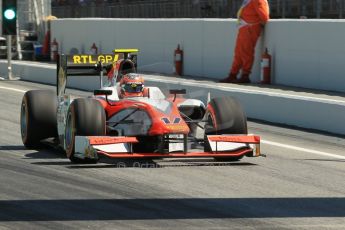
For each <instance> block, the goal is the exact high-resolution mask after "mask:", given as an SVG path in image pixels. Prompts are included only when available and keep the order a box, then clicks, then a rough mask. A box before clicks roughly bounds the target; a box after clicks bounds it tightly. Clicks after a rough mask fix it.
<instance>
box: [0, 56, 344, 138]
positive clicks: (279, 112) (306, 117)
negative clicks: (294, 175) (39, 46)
mask: <svg viewBox="0 0 345 230" xmlns="http://www.w3.org/2000/svg"><path fill="white" fill-rule="evenodd" d="M6 67H7V63H6V61H5V60H0V76H6V74H7V69H6ZM13 74H14V75H15V76H17V77H21V79H23V80H28V81H33V82H41V83H46V84H52V85H56V66H55V65H52V64H45V63H33V62H22V61H14V62H13ZM98 84H99V80H98V78H97V77H94V76H92V77H90V76H89V77H70V78H69V80H68V86H70V87H73V88H78V89H84V90H90V89H95V88H96V86H97V85H98ZM145 85H146V86H157V87H159V88H161V89H162V90H163V91H164V90H167V89H183V88H184V89H187V98H196V99H200V100H203V101H204V102H205V103H206V98H207V94H208V92H210V93H211V97H212V98H214V97H224V96H233V97H235V98H237V99H238V100H239V101H240V103H241V105H242V106H243V108H244V110H245V112H246V114H247V116H248V117H249V118H255V119H260V120H263V121H269V122H274V123H281V124H286V125H292V126H298V127H303V128H310V129H316V130H322V131H326V132H331V133H336V134H341V135H345V126H344V125H342V124H343V123H344V117H345V101H342V100H340V99H332V98H328V99H327V98H321V97H320V98H318V97H314V96H310V95H304V94H301V93H300V94H293V93H286V92H285V93H284V92H281V91H274V90H272V89H268V88H260V87H252V88H248V87H234V86H232V85H226V86H225V85H224V84H220V83H218V84H212V82H210V81H195V80H189V79H184V80H183V81H181V78H176V77H162V76H158V75H145Z"/></svg>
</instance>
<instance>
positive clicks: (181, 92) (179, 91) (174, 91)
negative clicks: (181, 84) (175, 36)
mask: <svg viewBox="0 0 345 230" xmlns="http://www.w3.org/2000/svg"><path fill="white" fill-rule="evenodd" d="M169 93H170V94H175V95H176V94H186V89H171V90H169Z"/></svg>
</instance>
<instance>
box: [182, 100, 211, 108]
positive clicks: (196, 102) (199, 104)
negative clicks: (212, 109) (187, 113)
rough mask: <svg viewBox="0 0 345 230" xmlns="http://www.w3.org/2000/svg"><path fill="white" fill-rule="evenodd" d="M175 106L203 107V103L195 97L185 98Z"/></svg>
mask: <svg viewBox="0 0 345 230" xmlns="http://www.w3.org/2000/svg"><path fill="white" fill-rule="evenodd" d="M177 106H178V107H179V106H196V107H202V108H205V104H204V103H203V102H202V101H200V100H197V99H186V100H185V101H183V102H181V103H179V104H178V105H177Z"/></svg>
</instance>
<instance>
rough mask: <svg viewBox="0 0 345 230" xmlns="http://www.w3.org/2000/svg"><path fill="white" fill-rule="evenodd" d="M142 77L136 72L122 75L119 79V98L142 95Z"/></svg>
mask: <svg viewBox="0 0 345 230" xmlns="http://www.w3.org/2000/svg"><path fill="white" fill-rule="evenodd" d="M143 91H144V78H143V77H142V76H141V75H139V74H137V73H128V74H125V75H123V77H122V78H121V81H120V98H124V97H143V96H144V94H143Z"/></svg>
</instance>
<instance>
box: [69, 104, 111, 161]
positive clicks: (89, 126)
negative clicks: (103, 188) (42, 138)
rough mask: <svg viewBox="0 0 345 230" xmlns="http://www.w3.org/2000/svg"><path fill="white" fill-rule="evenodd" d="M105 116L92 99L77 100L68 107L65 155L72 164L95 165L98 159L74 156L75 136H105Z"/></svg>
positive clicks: (102, 109)
mask: <svg viewBox="0 0 345 230" xmlns="http://www.w3.org/2000/svg"><path fill="white" fill-rule="evenodd" d="M105 135H106V115H105V111H104V108H103V107H102V105H101V104H100V103H99V102H98V101H97V100H94V99H87V98H78V99H75V100H74V101H73V102H72V104H71V105H70V107H69V110H68V113H67V120H66V130H65V147H66V155H67V157H68V158H69V159H70V160H71V162H72V163H97V161H98V159H89V158H84V159H81V158H78V157H76V156H74V147H75V136H105Z"/></svg>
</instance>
